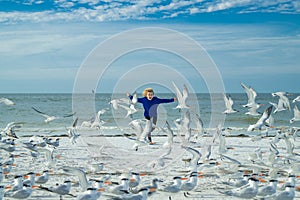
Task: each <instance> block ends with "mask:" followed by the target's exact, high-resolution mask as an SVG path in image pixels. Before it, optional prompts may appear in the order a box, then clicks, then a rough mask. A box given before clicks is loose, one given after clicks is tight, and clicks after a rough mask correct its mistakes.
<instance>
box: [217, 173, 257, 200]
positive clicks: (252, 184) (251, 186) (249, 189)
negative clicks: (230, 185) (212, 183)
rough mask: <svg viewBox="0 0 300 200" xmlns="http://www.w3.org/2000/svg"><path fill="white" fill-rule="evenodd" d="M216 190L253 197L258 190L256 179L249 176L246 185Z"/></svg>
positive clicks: (227, 193) (235, 195)
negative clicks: (226, 189) (227, 189)
mask: <svg viewBox="0 0 300 200" xmlns="http://www.w3.org/2000/svg"><path fill="white" fill-rule="evenodd" d="M218 192H220V193H222V194H226V195H228V196H234V197H239V198H248V199H250V198H254V197H255V196H256V194H257V192H258V180H257V179H255V178H253V177H251V178H249V183H248V184H247V185H244V186H242V187H239V188H235V189H232V190H229V191H219V190H218Z"/></svg>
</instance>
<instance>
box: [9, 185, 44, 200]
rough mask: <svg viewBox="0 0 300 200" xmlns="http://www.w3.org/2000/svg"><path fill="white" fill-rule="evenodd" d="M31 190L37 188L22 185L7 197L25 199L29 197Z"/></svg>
mask: <svg viewBox="0 0 300 200" xmlns="http://www.w3.org/2000/svg"><path fill="white" fill-rule="evenodd" d="M33 188H38V186H31V185H27V184H24V185H23V188H22V189H20V190H17V191H15V192H13V193H12V194H11V195H10V196H9V197H11V198H14V199H26V198H28V197H30V195H31V193H32V191H33Z"/></svg>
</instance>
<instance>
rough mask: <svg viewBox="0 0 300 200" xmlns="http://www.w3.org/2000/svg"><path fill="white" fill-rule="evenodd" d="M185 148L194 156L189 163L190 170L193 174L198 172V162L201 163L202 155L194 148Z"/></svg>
mask: <svg viewBox="0 0 300 200" xmlns="http://www.w3.org/2000/svg"><path fill="white" fill-rule="evenodd" d="M183 148H184V149H185V150H187V151H188V152H190V153H191V154H192V158H191V160H190V162H189V166H188V170H189V171H192V172H195V171H197V167H198V162H199V160H200V158H201V156H202V154H201V153H200V152H199V151H198V150H196V149H194V148H192V147H183Z"/></svg>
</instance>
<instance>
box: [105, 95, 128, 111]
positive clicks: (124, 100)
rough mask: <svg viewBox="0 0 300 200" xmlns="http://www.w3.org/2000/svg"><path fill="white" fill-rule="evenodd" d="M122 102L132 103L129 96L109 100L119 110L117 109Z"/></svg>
mask: <svg viewBox="0 0 300 200" xmlns="http://www.w3.org/2000/svg"><path fill="white" fill-rule="evenodd" d="M120 103H123V104H127V105H129V104H130V99H128V98H121V99H112V100H111V101H110V102H109V104H111V105H112V107H113V108H114V109H115V110H117V109H118V108H119V105H120Z"/></svg>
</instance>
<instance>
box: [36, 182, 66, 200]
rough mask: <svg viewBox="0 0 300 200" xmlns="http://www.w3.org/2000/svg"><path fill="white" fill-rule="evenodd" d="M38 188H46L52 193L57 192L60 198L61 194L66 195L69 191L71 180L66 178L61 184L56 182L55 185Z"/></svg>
mask: <svg viewBox="0 0 300 200" xmlns="http://www.w3.org/2000/svg"><path fill="white" fill-rule="evenodd" d="M39 188H40V189H43V190H47V191H49V192H53V193H56V194H59V195H60V197H61V198H60V199H62V195H66V194H69V193H70V189H71V181H70V180H66V181H64V183H63V184H58V183H57V184H56V185H55V186H50V187H43V186H40V187H39Z"/></svg>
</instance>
